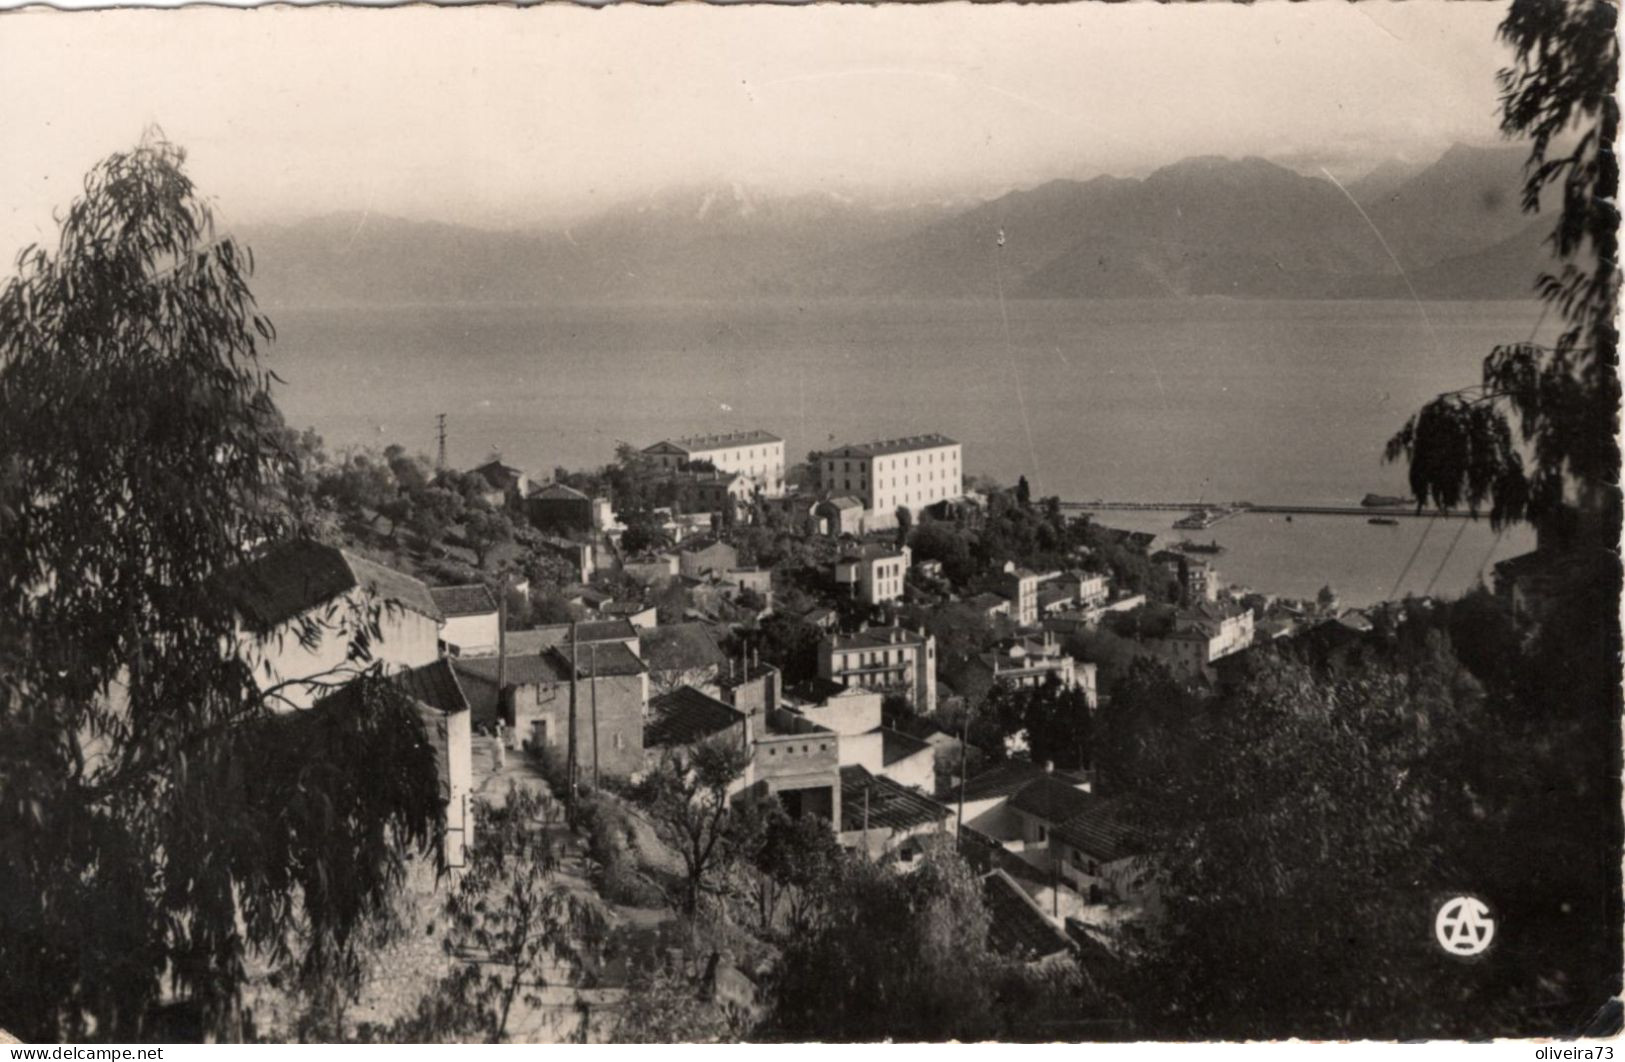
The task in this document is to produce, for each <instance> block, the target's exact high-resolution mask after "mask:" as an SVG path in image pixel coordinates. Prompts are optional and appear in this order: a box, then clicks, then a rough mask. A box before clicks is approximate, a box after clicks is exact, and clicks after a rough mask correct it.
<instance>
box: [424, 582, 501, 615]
mask: <svg viewBox="0 0 1625 1062" xmlns="http://www.w3.org/2000/svg"><path fill="white" fill-rule="evenodd" d="M429 596H430V597H432V598H434V603H435V606H436V607H437V608H439V609H440V611H441V612H442V613H443V614H445V615H447V616H478V615H482V614H484V613H486V612H495V611H496V610H497V603H496V599H495V598H493V597H492V596H491V591H490V590H487V589H486V588H485V587H484V586H483V585H481V584H480V583H473V584H471V585H468V586H431V587H429Z"/></svg>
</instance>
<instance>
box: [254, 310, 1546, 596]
mask: <svg viewBox="0 0 1625 1062" xmlns="http://www.w3.org/2000/svg"><path fill="white" fill-rule="evenodd" d="M268 311H269V313H270V314H271V317H272V319H273V320H274V321H275V323H276V325H277V328H278V332H279V338H278V342H277V344H276V346H275V347H274V349H273V352H272V354H271V357H270V359H269V363H270V364H271V366H272V367H273V368H275V369H276V371H277V372H278V374H279V375H281V376H282V377H283V378H284V379H285V380H286V381H287V384H286V386H285V387H283V388H282V389H281V390H280V391H279V393H278V398H279V401H280V403H281V405H282V408H283V410H284V411H285V412H286V414H287V415H288V419H289V420H290V422H291V423H294V424H296V425H304V424H310V425H313V426H314V427H316V429H317V430H318V431H320V432H321V433H322V434H323V435H324V436H325V437H326V438H327V440H328V443H329V446H330V447H332V448H341V447H345V446H354V445H364V446H380V447H381V446H383V445H385V444H387V443H389V442H401V443H403V444H405V445H407V446H408V447H410V448H413V449H419V450H422V451H423V452H426V453H428V452H432V450H433V447H434V418H435V414H437V413H445V414H446V415H447V423H448V431H449V455H450V459H451V460H452V461H453V462H454V463H456V464H459V465H468V464H472V463H477V462H478V461H481V460H483V459H485V458H486V457H487V456H489V455H490V454H491V452H492V451H500V452H501V454H502V455H503V457H504V458H505V459H506V460H507V461H509V462H510V463H513V464H518V465H521V466H524V467H527V468H530V469H532V470H534V471H536V472H546V471H548V470H551V469H552V468H553V467H554V466H556V465H564V466H567V467H578V466H584V465H593V464H601V463H603V462H605V461H608V460H609V459H610V457H611V455H612V453H613V450H614V447H615V443H616V441H617V440H627V441H629V442H633V443H637V444H638V445H645V444H647V443H649V442H652V441H655V440H657V439H659V438H662V437H664V436H667V435H677V434H688V433H693V432H700V431H719V430H726V429H734V428H752V427H762V428H766V429H768V430H770V431H774V432H777V433H778V434H780V435H782V436H784V437H785V439H786V440H787V446H788V449H789V453H790V454H791V455H792V456H793V457H799V456H800V455H802V454H804V453H805V452H806V451H807V450H809V449H812V448H815V447H822V446H825V445H828V444H829V443H830V441H831V440H838V441H842V442H845V441H852V440H863V439H870V438H875V437H885V436H895V435H904V434H912V433H917V432H927V431H941V432H943V433H945V434H948V435H951V436H953V437H954V438H956V439H959V440H960V441H961V442H963V443H964V444H965V467H966V468H967V469H968V470H969V471H971V472H980V473H985V474H990V475H993V476H995V477H996V478H998V479H1000V480H1001V481H1004V482H1012V481H1014V479H1015V477H1016V476H1018V475H1023V474H1025V475H1026V476H1027V477H1028V479H1029V480H1030V481H1031V482H1032V484H1033V488H1034V492H1035V493H1042V494H1060V495H1061V496H1062V497H1063V498H1068V499H1091V498H1117V499H1153V498H1167V499H1180V500H1183V499H1190V498H1203V499H1205V500H1209V501H1225V500H1238V499H1244V500H1251V501H1255V502H1302V503H1319V504H1337V503H1348V502H1352V501H1357V500H1358V499H1359V498H1360V497H1361V496H1362V495H1363V494H1365V493H1366V492H1367V491H1376V492H1380V493H1393V494H1403V493H1405V490H1404V473H1403V470H1402V469H1400V468H1398V467H1395V466H1385V465H1384V464H1382V461H1381V456H1382V446H1383V443H1384V441H1385V440H1386V439H1387V438H1388V436H1389V435H1391V434H1392V433H1393V431H1394V430H1395V429H1397V428H1398V427H1399V426H1400V424H1401V423H1403V421H1404V419H1405V417H1406V416H1407V415H1408V414H1409V413H1410V412H1411V411H1413V410H1415V409H1416V408H1417V407H1418V406H1419V405H1420V404H1421V403H1422V402H1423V401H1425V400H1426V399H1427V398H1429V397H1431V396H1432V395H1434V394H1436V393H1437V392H1439V391H1442V390H1447V389H1450V388H1454V387H1460V386H1463V385H1465V384H1468V383H1471V382H1473V380H1474V379H1476V377H1477V373H1478V366H1479V362H1480V361H1481V360H1482V358H1483V356H1484V355H1485V354H1487V353H1488V352H1489V350H1490V348H1491V347H1492V346H1493V345H1494V344H1496V343H1498V342H1508V341H1517V340H1523V339H1526V338H1528V337H1529V336H1530V335H1531V330H1532V329H1533V328H1534V327H1535V324H1536V322H1537V320H1538V319H1539V316H1540V314H1539V308H1538V307H1537V306H1535V305H1534V304H1531V303H1508V302H1494V303H1489V302H1463V303H1425V304H1421V305H1418V304H1415V303H1408V302H1351V301H1339V302H1301V301H1300V302H1265V301H1236V300H1227V299H1197V300H1188V301H1179V302H1173V301H1143V302H1142V301H1134V300H1119V301H1098V302H1066V301H1048V300H1046V301H1018V300H1012V301H1010V302H1008V303H1007V304H1005V305H1004V306H1003V307H1001V306H1000V304H999V303H997V302H994V301H975V300H937V301H931V300H923V301H922V300H899V301H891V300H817V301H795V300H771V299H766V300H751V301H729V302H715V303H694V302H685V303H661V304H648V303H640V304H636V305H625V304H601V303H600V304H580V303H573V304H567V305H553V306H545V305H520V306H477V307H467V306H459V307H439V306H436V307H427V306H406V307H389V308H376V307H367V308H351V307H346V308H309V307H275V306H272V307H269V308H268ZM1548 328H1550V326H1548ZM1174 515H1176V514H1140V515H1139V516H1134V517H1125V518H1123V519H1122V520H1119V521H1116V522H1119V523H1123V524H1125V525H1127V524H1130V523H1132V524H1134V525H1135V526H1145V525H1146V524H1147V521H1148V520H1149V521H1151V524H1152V525H1155V524H1159V523H1160V524H1161V525H1164V526H1165V525H1166V524H1168V523H1169V522H1171V520H1172V518H1173V516H1174ZM1426 523H1427V522H1426V521H1425V520H1424V521H1410V520H1407V521H1404V522H1403V523H1402V524H1401V526H1400V527H1398V528H1383V527H1374V526H1371V525H1368V524H1366V523H1365V521H1364V520H1363V519H1360V518H1330V517H1322V518H1306V517H1296V518H1295V519H1294V521H1293V522H1292V523H1291V524H1287V523H1286V522H1285V521H1284V519H1282V518H1278V517H1277V518H1274V519H1273V520H1272V519H1271V518H1267V517H1262V516H1252V517H1246V518H1243V519H1239V520H1237V521H1235V522H1233V523H1227V524H1221V525H1219V526H1218V527H1217V528H1215V529H1213V531H1211V532H1204V533H1203V537H1204V538H1213V537H1217V538H1218V539H1219V541H1220V542H1221V544H1223V545H1225V546H1226V547H1227V549H1228V552H1227V554H1226V555H1225V557H1224V558H1223V559H1222V560H1221V571H1223V573H1224V575H1225V576H1226V578H1228V579H1232V580H1235V581H1238V582H1242V583H1246V584H1248V585H1251V586H1255V587H1257V588H1259V589H1265V590H1273V591H1276V592H1280V593H1286V594H1291V595H1304V594H1313V593H1314V591H1315V590H1317V589H1318V588H1319V587H1320V586H1321V585H1322V584H1324V583H1326V582H1330V583H1332V585H1334V586H1335V587H1337V589H1338V590H1339V591H1340V592H1341V593H1342V594H1343V596H1344V598H1345V599H1346V600H1348V601H1350V602H1355V603H1359V602H1364V601H1372V600H1378V599H1380V598H1382V597H1385V596H1387V595H1388V592H1389V590H1390V588H1391V587H1392V586H1393V585H1394V582H1395V580H1396V579H1397V577H1398V576H1399V574H1400V571H1401V569H1402V568H1403V567H1404V565H1405V562H1406V560H1407V558H1408V557H1409V556H1410V555H1411V553H1412V551H1413V549H1415V548H1416V546H1417V541H1418V538H1419V535H1420V532H1421V529H1422V528H1423V527H1424V526H1425V525H1426ZM1457 530H1458V527H1457V525H1455V524H1454V523H1451V522H1446V521H1440V522H1439V523H1438V524H1437V525H1436V526H1434V527H1433V529H1432V531H1431V532H1430V533H1429V535H1428V538H1427V539H1426V540H1424V541H1423V543H1422V547H1421V551H1420V552H1419V553H1418V555H1417V559H1416V561H1415V563H1414V564H1413V565H1412V569H1413V571H1412V572H1411V573H1409V574H1407V576H1406V579H1405V581H1404V583H1403V585H1401V586H1400V587H1399V591H1400V592H1401V593H1404V592H1405V591H1406V590H1416V591H1420V590H1422V589H1423V588H1424V587H1425V586H1426V585H1427V584H1428V583H1429V582H1430V581H1432V582H1433V583H1434V587H1433V589H1434V591H1435V592H1446V593H1454V592H1459V591H1461V590H1463V589H1465V588H1467V587H1469V586H1471V585H1472V583H1473V581H1474V579H1475V578H1476V577H1477V573H1478V571H1479V570H1480V568H1481V567H1483V566H1484V565H1487V564H1492V563H1493V562H1494V561H1495V560H1498V559H1500V558H1502V557H1504V556H1510V555H1512V554H1514V553H1517V552H1521V551H1523V550H1525V549H1527V548H1530V545H1531V542H1532V538H1531V537H1530V536H1528V535H1526V534H1524V533H1521V532H1520V533H1513V532H1509V533H1508V534H1507V535H1505V536H1502V537H1501V539H1500V540H1499V541H1496V537H1495V535H1494V534H1493V533H1492V532H1490V531H1489V529H1488V528H1487V527H1486V526H1484V525H1482V524H1476V525H1471V526H1469V527H1468V528H1467V529H1466V530H1465V531H1464V532H1463V533H1462V534H1461V536H1460V538H1459V541H1457V542H1456V543H1455V546H1454V548H1453V549H1451V548H1449V547H1450V543H1451V540H1452V539H1455V538H1456V532H1457ZM1447 550H1448V553H1449V562H1448V563H1444V561H1445V555H1446V552H1447ZM1481 562H1483V563H1482V564H1481ZM1441 565H1442V567H1441ZM1436 573H1437V578H1436V579H1435V578H1434V577H1435V574H1436Z"/></svg>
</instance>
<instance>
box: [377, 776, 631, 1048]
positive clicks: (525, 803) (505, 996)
mask: <svg viewBox="0 0 1625 1062" xmlns="http://www.w3.org/2000/svg"><path fill="white" fill-rule="evenodd" d="M545 810H546V805H545V802H544V798H542V797H541V796H540V795H539V794H537V793H536V792H535V791H534V790H530V789H521V788H519V787H518V786H517V785H510V786H509V788H508V791H507V794H506V795H505V797H504V799H503V801H502V803H500V804H493V803H488V802H484V801H482V802H480V803H479V804H477V805H476V807H475V811H474V814H475V820H476V823H477V825H476V828H475V837H476V841H475V844H474V847H473V848H472V849H471V850H470V851H469V862H468V867H467V868H466V869H465V870H464V871H463V874H462V876H461V877H460V878H459V879H458V881H457V885H456V887H455V888H454V889H453V890H451V892H450V893H449V894H448V895H447V898H446V906H445V913H446V916H447V918H448V919H449V921H450V927H449V930H448V932H447V934H446V936H445V939H444V941H443V944H444V946H445V949H446V951H447V953H448V954H450V955H451V956H452V957H453V958H454V959H455V960H456V962H455V963H454V967H453V969H452V971H451V972H450V973H449V974H448V975H447V976H446V977H445V978H444V979H443V980H442V981H441V982H440V983H439V984H438V985H437V986H436V987H435V988H434V989H433V990H432V991H430V992H429V993H427V994H426V995H425V996H424V997H423V999H422V1000H420V1001H419V1004H418V1008H417V1010H416V1012H415V1013H413V1014H412V1015H411V1016H410V1017H408V1018H406V1019H404V1020H402V1021H399V1022H397V1023H396V1024H395V1025H394V1026H392V1027H391V1028H389V1029H387V1030H380V1029H374V1030H370V1032H371V1033H372V1034H373V1036H372V1037H371V1038H375V1039H380V1040H386V1041H391V1042H409V1043H423V1042H437V1043H459V1042H466V1041H471V1040H476V1039H478V1040H483V1041H485V1042H486V1043H501V1042H503V1040H505V1039H507V1038H508V1037H509V1036H510V1034H512V1033H513V1032H514V1029H513V1028H512V1026H513V1022H514V1019H515V1018H516V1016H517V1015H518V1014H519V1013H521V1012H523V1011H526V1010H530V1011H532V1012H534V1009H535V1008H537V1007H539V1006H540V1005H541V1003H542V998H541V994H540V993H541V990H542V989H543V988H546V987H548V986H549V985H550V984H563V983H575V984H580V983H582V981H583V980H584V979H585V978H587V977H589V976H590V972H591V969H592V965H593V962H594V960H595V959H596V958H597V957H598V955H599V953H600V951H601V949H602V946H603V943H604V940H605V936H606V933H607V931H608V921H607V918H606V916H605V913H604V909H603V907H602V906H601V904H600V903H599V901H598V898H597V897H596V896H595V895H593V894H592V893H591V892H588V891H586V890H585V889H583V888H581V887H580V886H579V885H572V884H570V883H569V882H568V881H566V880H563V879H561V878H560V877H559V876H558V869H559V862H558V855H557V853H556V852H555V851H554V848H553V845H552V842H551V839H550V838H549V836H548V833H547V826H546V814H545ZM516 1008H518V1009H517V1010H516Z"/></svg>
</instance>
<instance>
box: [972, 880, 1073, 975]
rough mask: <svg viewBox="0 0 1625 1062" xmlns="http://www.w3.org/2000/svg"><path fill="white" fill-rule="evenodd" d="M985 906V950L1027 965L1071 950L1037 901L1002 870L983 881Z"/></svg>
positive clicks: (1061, 933) (1063, 934) (1061, 932)
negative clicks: (1024, 961) (1021, 961)
mask: <svg viewBox="0 0 1625 1062" xmlns="http://www.w3.org/2000/svg"><path fill="white" fill-rule="evenodd" d="M982 898H983V899H984V900H985V901H986V903H987V913H988V927H987V943H988V947H990V948H992V949H993V950H994V951H996V952H998V953H999V954H1001V955H1007V956H1010V957H1011V958H1016V959H1025V960H1027V961H1029V962H1032V961H1036V960H1039V959H1047V958H1049V957H1050V956H1051V955H1058V954H1060V953H1062V952H1068V951H1071V950H1072V941H1071V940H1070V939H1069V938H1068V937H1067V935H1066V933H1065V932H1064V931H1063V930H1062V929H1061V928H1060V927H1059V926H1057V925H1056V924H1055V923H1053V922H1051V921H1050V920H1049V919H1048V918H1046V917H1044V913H1043V911H1041V910H1040V909H1039V907H1038V903H1037V901H1035V900H1034V899H1033V898H1032V897H1031V896H1029V895H1027V890H1026V889H1023V888H1022V887H1021V886H1020V885H1018V884H1017V883H1016V880H1015V879H1014V878H1012V877H1011V876H1010V875H1009V874H1006V873H1005V872H1004V871H1002V870H995V871H993V872H992V873H991V874H989V875H987V877H985V878H983V879H982Z"/></svg>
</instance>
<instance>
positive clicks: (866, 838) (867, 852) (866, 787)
mask: <svg viewBox="0 0 1625 1062" xmlns="http://www.w3.org/2000/svg"><path fill="white" fill-rule="evenodd" d="M870 785H871V783H870V782H864V783H863V858H865V859H867V860H869V861H871V862H873V861H874V858H875V857H874V853H873V852H871V851H870V850H869V787H870Z"/></svg>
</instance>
